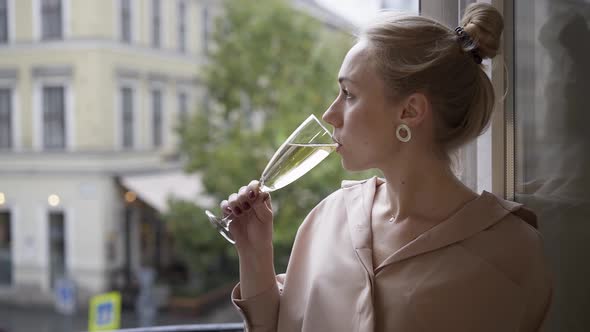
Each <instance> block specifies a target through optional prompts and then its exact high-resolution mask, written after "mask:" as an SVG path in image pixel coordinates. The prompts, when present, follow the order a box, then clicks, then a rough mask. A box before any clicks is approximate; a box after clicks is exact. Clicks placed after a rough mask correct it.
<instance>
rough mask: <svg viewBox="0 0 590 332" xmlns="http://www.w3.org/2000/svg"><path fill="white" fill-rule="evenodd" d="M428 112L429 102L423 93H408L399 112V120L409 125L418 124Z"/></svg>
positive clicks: (414, 125)
mask: <svg viewBox="0 0 590 332" xmlns="http://www.w3.org/2000/svg"><path fill="white" fill-rule="evenodd" d="M429 113H430V102H429V101H428V98H427V97H426V95H424V94H423V93H419V92H416V93H413V94H411V95H409V96H408V97H407V98H406V100H405V102H404V107H403V109H402V112H401V114H400V118H399V120H400V122H403V123H405V124H407V125H409V126H410V127H416V126H419V125H420V124H421V123H422V122H423V121H424V119H425V118H426V117H427V116H428V114H429Z"/></svg>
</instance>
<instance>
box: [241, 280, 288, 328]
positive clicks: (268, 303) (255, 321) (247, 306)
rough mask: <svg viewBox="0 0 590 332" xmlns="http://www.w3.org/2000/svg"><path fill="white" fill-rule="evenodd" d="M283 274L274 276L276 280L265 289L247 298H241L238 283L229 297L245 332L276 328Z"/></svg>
mask: <svg viewBox="0 0 590 332" xmlns="http://www.w3.org/2000/svg"><path fill="white" fill-rule="evenodd" d="M284 276H285V275H284V274H281V275H278V276H277V277H276V280H277V282H276V283H275V284H274V285H273V287H271V288H269V289H267V290H266V291H264V292H262V293H260V294H258V295H256V296H254V297H251V298H247V299H242V294H241V293H240V284H239V283H238V284H237V285H236V286H235V287H234V289H233V291H232V294H231V299H232V302H233V304H234V306H235V307H236V309H237V310H238V312H239V313H240V315H242V318H243V320H244V322H245V324H246V326H245V327H246V328H245V330H246V332H267V331H268V332H275V331H276V330H277V323H278V315H279V305H280V298H281V292H282V289H283V281H284Z"/></svg>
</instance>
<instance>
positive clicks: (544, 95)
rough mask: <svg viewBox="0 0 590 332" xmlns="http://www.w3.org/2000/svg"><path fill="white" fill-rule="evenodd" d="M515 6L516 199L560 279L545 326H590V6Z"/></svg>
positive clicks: (567, 328) (528, 2) (571, 328)
mask: <svg viewBox="0 0 590 332" xmlns="http://www.w3.org/2000/svg"><path fill="white" fill-rule="evenodd" d="M515 6H516V7H515V14H516V15H515V27H514V28H515V31H516V34H515V45H516V48H515V54H516V58H515V77H516V80H515V88H516V91H515V116H516V193H515V194H516V199H517V200H518V201H521V202H523V203H525V204H527V205H528V206H529V207H531V208H533V209H534V210H535V211H536V212H537V214H538V216H539V225H540V230H541V232H542V234H543V236H544V239H545V245H546V252H547V255H548V257H549V261H550V264H551V268H552V270H553V274H554V278H555V292H554V297H553V308H552V313H551V317H550V320H549V322H548V331H555V332H557V331H580V332H581V331H590V316H589V315H588V308H590V283H588V280H590V244H589V242H588V239H590V220H589V219H590V191H589V190H588V188H589V186H590V154H589V153H588V152H589V151H590V127H589V124H590V112H589V110H588V106H587V95H588V86H590V62H589V59H590V44H589V43H588V40H590V30H589V28H588V23H589V22H590V3H588V2H585V1H551V0H542V1H533V0H526V1H518V2H516V1H515Z"/></svg>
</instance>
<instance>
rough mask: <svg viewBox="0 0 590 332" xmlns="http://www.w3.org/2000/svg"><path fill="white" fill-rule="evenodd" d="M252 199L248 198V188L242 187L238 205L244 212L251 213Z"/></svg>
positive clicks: (239, 192)
mask: <svg viewBox="0 0 590 332" xmlns="http://www.w3.org/2000/svg"><path fill="white" fill-rule="evenodd" d="M249 201H250V199H249V198H248V188H247V187H242V188H240V190H239V191H238V205H239V206H240V208H241V209H242V211H244V212H245V211H249V210H250V208H251V207H252V205H251V204H250V202H249Z"/></svg>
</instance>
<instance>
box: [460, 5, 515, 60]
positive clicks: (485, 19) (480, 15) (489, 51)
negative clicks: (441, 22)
mask: <svg viewBox="0 0 590 332" xmlns="http://www.w3.org/2000/svg"><path fill="white" fill-rule="evenodd" d="M461 26H462V27H463V29H464V30H465V32H467V33H468V34H469V36H470V37H471V39H473V41H474V42H476V43H477V45H478V46H479V48H478V51H479V54H480V55H481V57H482V58H493V57H495V56H496V54H498V49H499V48H500V36H501V35H502V30H504V19H503V18H502V15H501V14H500V12H499V11H498V10H497V9H496V8H494V7H493V6H492V5H490V4H487V3H482V2H477V3H473V4H471V5H469V6H467V8H466V9H465V13H464V14H463V18H462V19H461Z"/></svg>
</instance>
